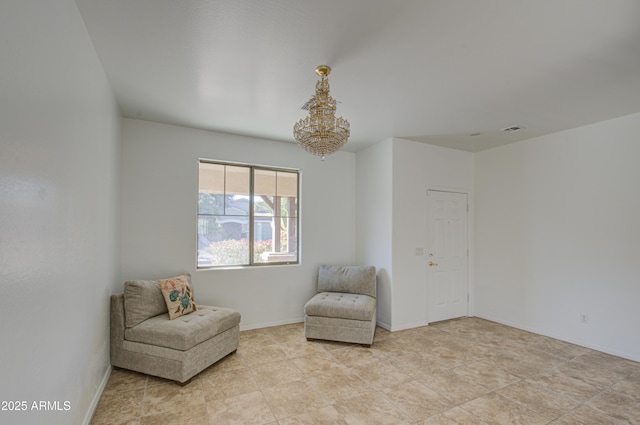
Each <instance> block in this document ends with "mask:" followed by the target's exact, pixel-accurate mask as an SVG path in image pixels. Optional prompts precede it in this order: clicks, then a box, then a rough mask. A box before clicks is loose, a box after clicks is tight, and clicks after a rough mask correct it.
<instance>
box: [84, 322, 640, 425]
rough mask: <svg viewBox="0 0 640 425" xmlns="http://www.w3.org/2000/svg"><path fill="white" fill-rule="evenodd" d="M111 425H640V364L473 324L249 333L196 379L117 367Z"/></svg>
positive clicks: (100, 413) (101, 415)
mask: <svg viewBox="0 0 640 425" xmlns="http://www.w3.org/2000/svg"><path fill="white" fill-rule="evenodd" d="M91 423H92V424H94V425H101V424H131V425H133V424H135V425H150V424H165V425H170V424H180V425H196V424H197V425H200V424H207V425H209V424H211V425H214V424H215V425H224V424H255V425H259V424H269V425H298V424H313V425H317V424H350V425H351V424H363V425H375V424H389V425H403V424H413V425H436V424H437V425H439V424H486V425H494V424H526V425H536V424H554V425H569V424H580V425H590V424H593V425H608V424H640V363H636V362H633V361H630V360H625V359H621V358H619V357H614V356H611V355H607V354H603V353H600V352H597V351H593V350H590V349H587V348H583V347H579V346H576V345H572V344H568V343H566V342H562V341H558V340H555V339H551V338H548V337H544V336H540V335H536V334H532V333H528V332H524V331H521V330H518V329H514V328H510V327H507V326H503V325H499V324H496V323H493V322H489V321H485V320H481V319H477V318H466V319H457V320H451V321H446V322H441V323H436V324H432V325H430V326H425V327H422V328H416V329H411V330H406V331H402V332H393V333H391V332H388V331H386V330H384V329H381V328H378V329H377V331H376V337H375V342H374V344H373V345H372V346H371V348H364V347H361V346H358V345H350V344H342V343H332V342H326V341H311V342H307V341H306V340H305V338H304V333H303V325H302V324H293V325H285V326H277V327H272V328H264V329H258V330H251V331H245V332H241V333H240V348H239V349H238V352H237V353H236V354H233V355H231V356H228V357H226V358H225V359H224V360H222V361H220V362H218V363H217V364H215V365H213V366H212V367H210V368H208V369H207V370H205V371H203V372H202V373H201V374H200V375H198V376H197V377H195V378H194V379H193V380H192V381H191V383H189V384H188V385H186V386H184V387H180V386H178V385H176V384H175V383H172V382H169V381H165V380H162V379H158V378H154V377H147V376H146V375H141V374H138V373H133V372H128V371H124V370H114V371H113V373H112V374H111V377H110V379H109V382H108V384H107V387H106V389H105V391H104V393H103V395H102V398H101V399H100V402H99V404H98V407H97V409H96V412H95V415H94V418H93V421H92V422H91Z"/></svg>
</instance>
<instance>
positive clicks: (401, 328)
mask: <svg viewBox="0 0 640 425" xmlns="http://www.w3.org/2000/svg"><path fill="white" fill-rule="evenodd" d="M376 325H378V326H380V327H381V328H384V329H386V330H388V331H389V332H398V331H405V330H407V329H414V328H421V327H423V326H427V325H428V323H425V322H415V323H408V324H405V325H402V326H389V325H388V324H386V323H382V322H376Z"/></svg>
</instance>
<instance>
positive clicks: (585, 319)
mask: <svg viewBox="0 0 640 425" xmlns="http://www.w3.org/2000/svg"><path fill="white" fill-rule="evenodd" d="M580 323H582V324H583V325H586V324H587V323H589V315H588V314H584V313H582V314H581V315H580Z"/></svg>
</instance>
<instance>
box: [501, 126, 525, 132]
mask: <svg viewBox="0 0 640 425" xmlns="http://www.w3.org/2000/svg"><path fill="white" fill-rule="evenodd" d="M521 130H524V127H522V126H519V125H512V126H511V127H507V128H503V129H502V130H500V131H504V132H505V133H515V132H516V131H521Z"/></svg>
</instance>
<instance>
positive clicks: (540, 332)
mask: <svg viewBox="0 0 640 425" xmlns="http://www.w3.org/2000/svg"><path fill="white" fill-rule="evenodd" d="M475 317H478V318H480V319H485V320H489V321H491V322H496V323H500V324H502V325H506V326H510V327H512V328H516V329H520V330H523V331H527V332H531V333H534V334H538V335H543V336H548V337H549V338H554V339H559V340H560V341H564V342H568V343H571V344H575V345H579V346H581V347H585V348H590V349H592V350H596V351H600V352H602V353H606V354H611V355H612V356H616V357H622V358H623V359H628V360H633V361H634V362H640V358H638V357H635V356H633V355H631V354H629V353H626V352H622V351H618V350H614V349H611V348H608V347H602V346H599V345H597V344H589V343H585V342H584V341H580V340H576V339H574V338H570V337H566V336H564V335H559V334H555V333H553V332H545V331H543V330H541V329H538V328H535V327H532V326H524V325H521V324H520V323H514V322H510V321H508V320H500V319H497V318H495V317H491V316H486V315H482V314H476V315H475Z"/></svg>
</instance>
